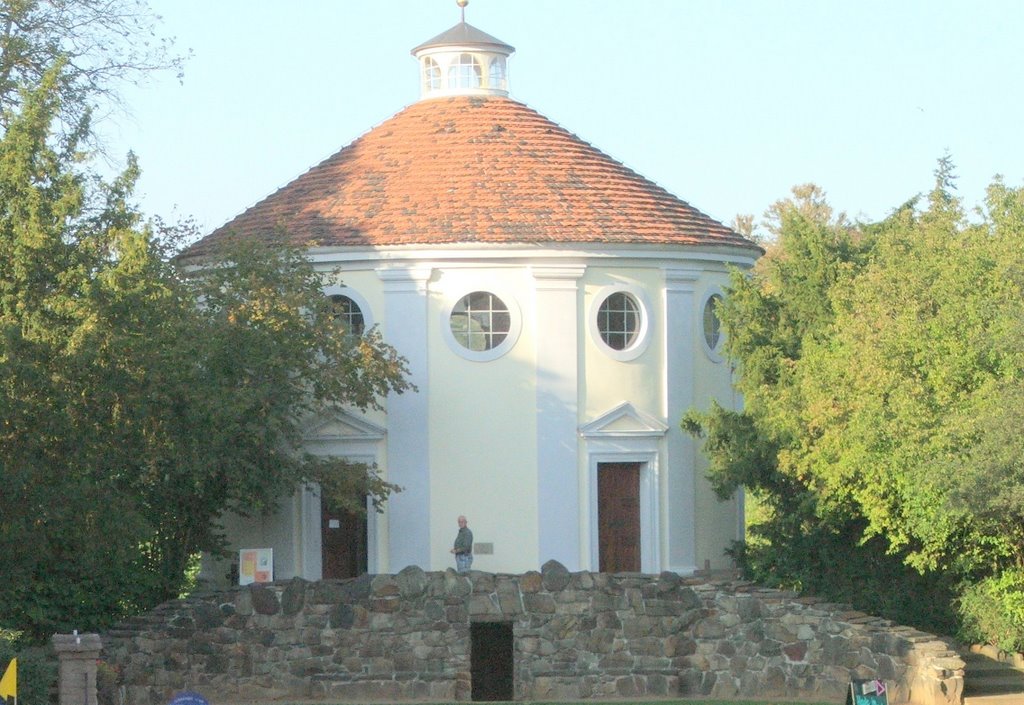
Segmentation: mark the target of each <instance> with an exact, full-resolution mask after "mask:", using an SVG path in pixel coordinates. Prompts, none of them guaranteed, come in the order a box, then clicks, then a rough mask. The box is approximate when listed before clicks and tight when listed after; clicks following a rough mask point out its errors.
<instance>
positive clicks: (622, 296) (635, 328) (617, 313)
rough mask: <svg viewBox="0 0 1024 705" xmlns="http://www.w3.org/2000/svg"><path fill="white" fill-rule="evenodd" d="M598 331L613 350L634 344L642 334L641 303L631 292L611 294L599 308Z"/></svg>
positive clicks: (623, 348)
mask: <svg viewBox="0 0 1024 705" xmlns="http://www.w3.org/2000/svg"><path fill="white" fill-rule="evenodd" d="M597 331H598V333H600V335H601V340H603V341H604V342H605V345H607V346H608V347H610V348H611V349H612V350H625V349H627V348H629V347H630V346H632V345H633V344H634V343H635V342H636V340H637V337H638V336H639V334H640V305H639V304H638V303H637V300H636V299H635V298H633V296H632V295H631V294H628V293H626V292H624V291H617V292H615V293H614V294H610V295H609V296H608V298H606V299H605V300H604V301H603V302H602V303H601V307H600V308H599V309H598V310H597Z"/></svg>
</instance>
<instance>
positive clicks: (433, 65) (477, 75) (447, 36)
mask: <svg viewBox="0 0 1024 705" xmlns="http://www.w3.org/2000/svg"><path fill="white" fill-rule="evenodd" d="M468 2H469V0H456V3H457V4H458V5H459V7H460V8H462V20H461V21H460V22H459V23H458V24H457V25H455V26H454V27H452V28H451V29H449V30H448V31H446V32H442V33H441V34H439V35H437V36H436V37H434V38H433V39H429V40H427V41H426V42H424V43H423V44H420V45H419V46H418V47H416V48H415V49H413V50H412V55H413V56H415V57H416V59H417V60H418V61H419V62H420V86H421V88H420V98H421V99H423V98H436V97H441V96H450V95H501V96H507V95H508V57H509V56H510V55H511V54H512V52H514V51H515V48H514V47H511V46H509V45H508V44H506V43H505V42H503V41H501V40H500V39H497V38H495V37H492V36H491V35H489V34H487V33H486V32H481V31H480V30H479V29H477V28H476V27H473V26H472V25H468V24H466V5H467V4H468Z"/></svg>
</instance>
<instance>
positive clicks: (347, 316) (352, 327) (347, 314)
mask: <svg viewBox="0 0 1024 705" xmlns="http://www.w3.org/2000/svg"><path fill="white" fill-rule="evenodd" d="M327 306H328V311H329V312H330V314H331V316H333V317H334V320H335V321H337V322H338V323H339V324H341V327H342V328H344V329H345V332H346V333H349V334H351V335H362V334H363V331H364V330H365V329H366V320H365V319H364V318H363V310H362V309H361V308H359V304H357V303H356V302H355V301H354V300H353V299H352V298H351V297H348V296H345V295H344V294H332V295H331V296H328V297H327Z"/></svg>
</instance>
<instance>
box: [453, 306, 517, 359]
mask: <svg viewBox="0 0 1024 705" xmlns="http://www.w3.org/2000/svg"><path fill="white" fill-rule="evenodd" d="M449 324H450V326H451V331H452V335H453V336H454V338H455V340H456V342H458V343H459V345H461V346H462V347H464V348H466V349H467V350H473V351H482V350H492V349H493V348H496V347H498V346H499V345H501V344H502V343H503V342H504V341H505V338H507V337H508V335H509V332H510V331H511V330H512V316H511V314H510V312H509V309H508V306H506V305H505V302H504V301H502V300H501V299H499V298H498V297H497V296H495V295H494V294H492V293H490V292H487V291H474V292H473V293H471V294H467V295H465V296H463V297H462V298H461V299H459V302H458V303H457V304H455V307H454V308H452V313H451V317H450V319H449Z"/></svg>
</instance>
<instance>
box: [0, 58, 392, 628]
mask: <svg viewBox="0 0 1024 705" xmlns="http://www.w3.org/2000/svg"><path fill="white" fill-rule="evenodd" d="M61 86H62V79H61V73H60V68H59V67H58V69H56V70H54V71H51V72H50V73H48V74H47V75H46V76H45V78H44V81H43V83H42V85H41V87H40V89H39V90H37V91H34V92H32V93H29V94H26V96H25V97H24V99H23V102H22V103H21V108H20V109H19V111H18V112H17V113H16V114H13V115H11V116H10V120H9V122H8V128H7V131H6V133H5V134H4V136H3V139H2V140H0V487H2V491H3V502H2V508H0V511H2V513H3V515H2V520H0V556H3V559H2V560H3V565H4V579H3V581H0V615H2V616H0V620H3V626H8V627H12V628H16V629H20V630H25V631H26V632H27V633H29V634H31V635H34V636H38V637H42V636H45V635H48V634H49V633H52V632H54V631H59V630H67V629H70V628H79V629H86V628H96V627H99V626H102V625H103V624H104V623H107V622H109V621H110V620H111V619H114V618H116V617H118V616H121V615H123V614H125V613H128V612H132V611H135V610H139V609H142V608H146V607H149V606H151V605H153V604H155V603H157V602H159V601H162V600H164V599H167V598H169V597H174V596H176V595H177V594H178V592H179V590H180V589H181V587H182V584H183V581H184V576H185V569H186V567H187V565H188V562H189V560H190V558H191V557H192V556H193V555H194V554H195V553H196V552H198V551H204V550H205V551H216V550H218V549H220V548H221V535H220V531H219V529H218V526H217V518H218V517H219V516H220V515H221V514H222V513H223V512H226V511H234V512H239V513H247V512H261V511H272V510H273V509H274V507H275V502H276V500H277V499H278V498H280V497H282V496H288V495H290V494H291V492H293V491H294V490H295V489H296V488H297V486H299V485H300V484H301V483H314V482H315V483H319V484H320V485H321V486H322V487H323V488H324V491H325V492H326V493H328V494H329V495H332V496H333V497H334V498H335V499H336V500H338V501H339V502H344V501H348V502H350V503H351V502H353V497H354V496H355V495H356V494H361V493H366V494H369V495H370V496H371V497H372V498H374V500H375V501H376V502H377V503H378V506H379V504H380V502H383V501H384V500H385V499H386V497H387V495H388V493H389V492H390V491H391V490H392V489H394V488H393V487H392V486H390V485H388V484H387V483H385V482H384V481H382V480H381V479H380V478H379V477H378V476H376V474H375V473H373V471H372V469H368V468H365V467H362V466H353V465H350V464H347V463H345V462H344V461H342V460H340V459H332V458H318V457H313V456H311V455H309V454H307V453H304V452H303V449H302V431H303V428H304V424H306V423H307V422H308V421H309V419H310V417H311V416H313V415H315V414H317V413H319V412H321V411H323V410H324V409H325V408H330V407H332V406H347V407H355V408H358V409H366V408H371V407H375V406H378V405H379V403H380V400H381V399H382V397H383V396H384V395H386V394H388V393H390V392H401V391H403V390H405V389H407V388H408V384H407V383H406V382H405V380H404V374H405V366H404V361H403V360H402V359H401V358H400V357H399V356H398V355H397V353H396V352H395V351H394V350H393V349H392V348H390V347H389V346H387V345H386V344H384V343H383V342H382V340H381V339H380V336H379V335H378V333H377V332H376V331H369V332H368V333H366V334H365V335H362V336H354V335H349V334H347V332H346V331H344V330H343V329H342V328H341V324H340V323H339V322H337V321H336V320H335V319H334V317H332V316H331V315H330V313H329V312H328V311H326V310H325V309H324V307H323V305H322V304H323V295H322V290H321V286H322V279H321V276H320V275H319V274H318V273H316V272H315V271H314V270H313V268H312V267H311V266H310V264H309V263H308V261H307V260H306V259H305V257H304V256H303V254H302V253H301V252H299V251H296V250H292V249H288V248H286V247H283V246H282V247H274V246H265V247H254V246H243V245H242V243H237V244H235V245H233V246H230V247H228V248H227V249H225V250H224V251H222V252H219V253H217V255H216V256H214V257H211V258H209V259H207V260H205V261H203V262H201V263H195V262H191V263H184V262H181V261H178V260H176V259H174V258H173V257H172V249H173V241H174V240H173V237H172V236H173V235H174V233H173V232H172V231H173V230H174V229H173V228H172V229H164V228H162V227H161V226H159V224H158V225H156V226H152V225H148V224H146V223H144V222H143V221H142V219H141V216H140V214H139V213H137V212H136V211H135V210H134V209H133V208H132V207H131V205H130V199H131V188H132V184H133V182H134V179H135V177H136V175H137V168H136V167H135V165H134V163H133V162H132V163H130V165H129V169H128V170H127V171H126V173H125V174H124V175H122V176H121V177H120V178H119V179H117V180H115V181H113V182H112V183H104V182H102V181H101V180H99V179H98V178H96V177H95V176H94V175H93V174H92V173H90V172H89V170H88V168H87V164H85V163H83V161H82V159H81V154H80V142H79V138H80V136H81V135H80V133H78V132H74V133H70V134H69V133H64V132H62V131H54V130H53V127H52V126H53V124H54V121H55V120H56V119H57V116H59V115H60V114H61V105H62V102H61V100H62V97H63V93H62V90H61ZM197 264H198V265H199V266H197Z"/></svg>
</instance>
